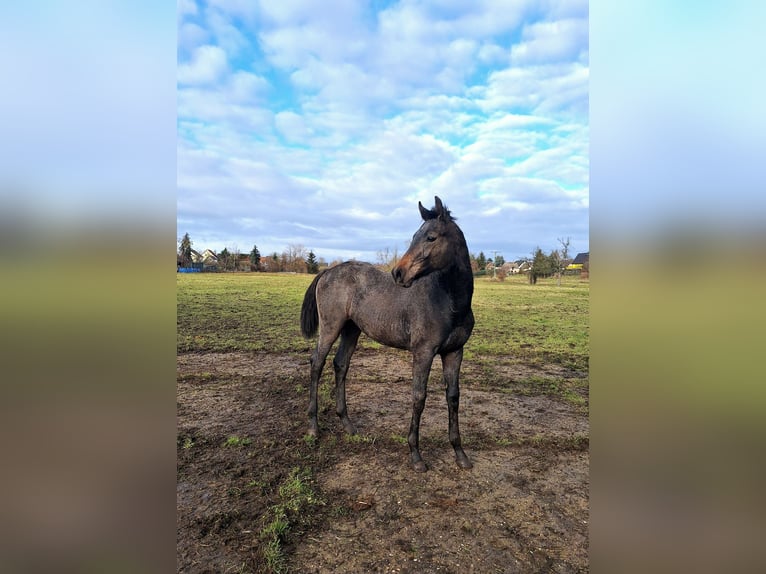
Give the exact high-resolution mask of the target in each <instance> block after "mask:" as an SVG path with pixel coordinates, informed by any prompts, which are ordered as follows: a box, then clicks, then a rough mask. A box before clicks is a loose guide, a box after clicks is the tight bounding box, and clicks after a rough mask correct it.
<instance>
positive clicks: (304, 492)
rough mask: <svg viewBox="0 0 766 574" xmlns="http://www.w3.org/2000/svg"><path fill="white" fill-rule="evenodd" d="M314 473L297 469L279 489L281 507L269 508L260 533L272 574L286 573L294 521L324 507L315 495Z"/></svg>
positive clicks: (294, 469)
mask: <svg viewBox="0 0 766 574" xmlns="http://www.w3.org/2000/svg"><path fill="white" fill-rule="evenodd" d="M312 480H313V478H312V475H311V471H310V470H308V469H302V468H299V467H295V468H293V469H292V470H291V471H290V475H289V476H288V477H287V478H286V479H285V481H284V482H283V483H282V484H281V485H280V486H279V499H280V502H279V504H276V505H274V506H272V507H270V508H269V512H268V515H267V516H266V519H265V525H264V526H263V528H262V529H261V531H260V539H261V540H262V541H263V545H262V548H263V554H264V558H265V559H266V565H267V567H268V570H269V572H273V573H274V574H279V573H281V572H285V559H284V555H283V552H282V543H283V542H284V540H285V537H286V536H287V533H288V532H289V530H290V526H291V520H296V519H298V518H299V517H300V515H301V514H305V513H306V512H307V511H308V510H309V509H310V508H311V507H313V506H317V505H323V504H325V503H324V501H323V500H322V499H321V498H320V497H319V496H318V495H317V494H316V493H315V492H314V489H313V487H312V486H311V483H312Z"/></svg>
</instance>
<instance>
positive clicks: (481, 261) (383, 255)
mask: <svg viewBox="0 0 766 574" xmlns="http://www.w3.org/2000/svg"><path fill="white" fill-rule="evenodd" d="M558 241H559V243H560V244H561V247H560V248H559V249H552V250H551V251H550V252H549V253H547V254H546V253H544V252H543V250H542V249H541V248H540V247H536V248H535V249H534V250H533V251H532V255H531V257H525V258H522V259H519V260H517V261H515V262H514V263H516V264H517V265H521V266H522V267H521V269H520V270H521V272H522V273H525V274H527V276H528V277H529V282H530V283H532V284H535V283H537V280H538V279H539V278H546V277H552V276H555V277H556V278H557V280H558V282H559V284H560V282H561V276H562V275H563V274H564V271H565V269H566V267H567V265H568V264H569V263H570V261H571V260H570V258H569V244H570V239H569V237H567V238H566V239H559V240H558ZM192 245H193V243H192V240H191V238H190V237H189V234H188V233H186V234H184V236H183V238H181V239H180V240H179V247H178V265H179V267H191V266H192V265H193V257H192V256H193V253H194V252H193V250H192ZM214 256H215V267H216V268H217V270H220V271H261V272H266V273H277V272H291V273H318V272H319V269H320V268H323V267H328V266H332V265H335V264H337V263H340V261H333V262H331V263H330V264H329V265H328V263H327V262H326V261H325V260H324V259H323V258H317V256H316V254H315V253H314V252H313V251H312V250H309V249H306V248H305V247H304V246H303V245H300V244H290V245H288V246H287V248H286V249H285V250H284V251H282V253H277V252H276V251H275V252H273V253H271V254H269V255H266V256H263V255H261V253H260V251H259V250H258V246H257V245H253V248H252V250H251V251H250V252H249V253H246V254H243V253H240V251H239V249H237V248H236V247H234V248H232V250H231V251H229V249H228V248H224V249H222V250H221V251H220V252H219V253H214ZM399 258H400V255H399V252H398V250H397V249H394V250H393V251H391V250H390V249H389V248H385V249H383V250H380V251H378V252H377V262H376V264H377V266H378V267H379V268H381V269H383V270H386V271H390V270H391V269H393V267H394V266H395V265H396V264H397V263H398V262H399ZM470 260H471V268H472V270H473V272H474V274H479V275H481V274H485V273H487V272H488V270H489V269H491V270H492V275H493V277H494V278H497V279H499V280H500V281H502V280H504V279H505V277H506V276H507V274H508V273H509V272H511V271H510V269H511V266H508V265H506V261H505V258H504V257H503V255H502V254H501V253H497V252H494V256H493V257H491V258H488V257H487V256H486V255H485V254H484V252H483V251H480V252H479V254H478V255H476V254H473V253H471V254H470ZM517 269H518V267H517Z"/></svg>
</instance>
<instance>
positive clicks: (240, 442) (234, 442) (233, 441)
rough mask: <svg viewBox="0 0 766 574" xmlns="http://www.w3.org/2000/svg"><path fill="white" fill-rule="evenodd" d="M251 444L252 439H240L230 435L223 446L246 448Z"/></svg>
mask: <svg viewBox="0 0 766 574" xmlns="http://www.w3.org/2000/svg"><path fill="white" fill-rule="evenodd" d="M251 442H253V440H252V439H249V438H241V437H238V436H236V435H232V436H230V437H229V438H227V439H226V442H225V443H224V445H225V446H235V447H236V446H247V445H249V444H250V443H251Z"/></svg>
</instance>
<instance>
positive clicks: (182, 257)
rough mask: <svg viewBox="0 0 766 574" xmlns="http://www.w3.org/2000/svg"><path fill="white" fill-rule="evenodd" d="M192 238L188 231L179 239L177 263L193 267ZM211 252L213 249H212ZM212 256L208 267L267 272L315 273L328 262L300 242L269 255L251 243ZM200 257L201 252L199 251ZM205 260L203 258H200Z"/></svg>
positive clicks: (221, 269)
mask: <svg viewBox="0 0 766 574" xmlns="http://www.w3.org/2000/svg"><path fill="white" fill-rule="evenodd" d="M192 245H193V242H192V240H191V238H190V237H189V234H188V233H185V234H184V236H183V237H182V238H181V239H180V240H179V246H178V266H179V267H192V266H193V265H194V253H195V252H194V250H193V249H192ZM211 252H212V250H211ZM212 255H213V256H214V259H213V260H210V261H208V265H207V266H208V267H211V268H213V267H214V268H215V269H216V270H219V271H262V272H267V273H277V272H292V273H318V272H319V268H320V267H322V266H326V265H327V263H326V262H325V261H324V259H322V258H317V256H316V254H315V253H314V252H313V251H312V250H307V249H306V248H305V247H304V246H303V245H296V244H291V245H288V246H287V249H285V250H284V251H282V253H277V252H276V251H275V252H273V253H271V254H269V255H265V256H264V255H261V252H260V250H259V249H258V246H257V245H253V248H252V250H250V252H249V253H241V252H240V250H239V249H238V248H236V247H233V248H232V249H231V250H229V249H228V248H227V247H224V248H223V249H222V250H221V251H220V252H218V253H215V252H212ZM200 257H202V254H200ZM202 263H203V264H204V261H203V262H202Z"/></svg>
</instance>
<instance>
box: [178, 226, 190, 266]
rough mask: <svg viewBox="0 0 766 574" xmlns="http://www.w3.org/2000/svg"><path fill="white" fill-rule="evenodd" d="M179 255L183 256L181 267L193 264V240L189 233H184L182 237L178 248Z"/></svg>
mask: <svg viewBox="0 0 766 574" xmlns="http://www.w3.org/2000/svg"><path fill="white" fill-rule="evenodd" d="M178 255H180V256H181V267H191V264H192V240H191V239H190V238H189V234H188V233H184V236H183V238H182V239H181V246H180V247H179V248H178Z"/></svg>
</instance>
